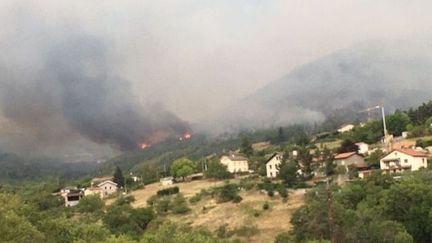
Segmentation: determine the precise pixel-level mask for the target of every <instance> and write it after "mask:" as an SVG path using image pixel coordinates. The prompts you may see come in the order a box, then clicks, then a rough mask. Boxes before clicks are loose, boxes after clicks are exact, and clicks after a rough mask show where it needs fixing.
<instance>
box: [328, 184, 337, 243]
mask: <svg viewBox="0 0 432 243" xmlns="http://www.w3.org/2000/svg"><path fill="white" fill-rule="evenodd" d="M326 190H327V213H328V222H329V230H330V236H331V242H332V243H336V231H335V224H334V218H333V197H332V192H331V188H330V178H328V177H327V186H326Z"/></svg>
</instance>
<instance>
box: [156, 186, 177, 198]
mask: <svg viewBox="0 0 432 243" xmlns="http://www.w3.org/2000/svg"><path fill="white" fill-rule="evenodd" d="M179 192H180V189H179V188H178V187H177V186H175V187H169V188H166V189H162V190H159V191H157V195H158V196H169V195H173V194H177V193H179Z"/></svg>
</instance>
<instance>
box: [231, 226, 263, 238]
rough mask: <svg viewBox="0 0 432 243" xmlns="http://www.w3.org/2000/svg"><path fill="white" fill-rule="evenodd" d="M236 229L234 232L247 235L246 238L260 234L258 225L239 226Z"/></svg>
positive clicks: (242, 235) (243, 235)
mask: <svg viewBox="0 0 432 243" xmlns="http://www.w3.org/2000/svg"><path fill="white" fill-rule="evenodd" d="M233 231H234V234H236V235H238V236H241V237H246V238H250V237H252V236H254V235H256V234H258V232H259V230H258V228H257V227H256V226H242V227H240V228H237V229H235V230H233Z"/></svg>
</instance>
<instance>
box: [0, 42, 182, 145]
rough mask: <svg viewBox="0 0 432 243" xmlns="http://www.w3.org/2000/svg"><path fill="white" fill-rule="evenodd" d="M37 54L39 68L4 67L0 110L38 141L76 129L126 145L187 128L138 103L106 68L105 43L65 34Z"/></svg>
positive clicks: (64, 136)
mask: <svg viewBox="0 0 432 243" xmlns="http://www.w3.org/2000/svg"><path fill="white" fill-rule="evenodd" d="M40 55H41V56H40V60H41V66H40V68H38V69H36V70H35V68H34V66H32V67H27V69H26V70H25V72H21V71H24V70H21V71H20V70H19V69H18V68H17V67H16V66H14V67H9V68H7V67H6V68H4V69H3V71H2V72H1V77H2V78H1V79H0V85H1V87H2V89H1V92H0V106H1V109H2V111H3V114H4V116H5V117H6V118H7V119H10V120H11V121H13V123H14V124H15V125H17V126H19V127H21V128H24V129H27V130H32V131H34V133H33V134H34V135H35V137H36V140H37V141H38V142H39V143H58V142H61V141H65V140H66V141H67V140H68V139H70V138H71V135H72V134H74V132H78V133H79V134H80V135H82V136H85V137H87V138H89V139H91V140H92V141H94V142H97V143H103V144H110V145H114V146H115V147H118V148H120V149H121V150H131V149H136V148H137V146H138V144H139V143H143V142H146V143H148V142H159V141H161V140H163V139H166V138H167V137H169V136H173V135H177V134H181V133H184V132H186V131H188V130H189V127H188V125H187V124H186V123H185V122H184V121H182V120H181V119H179V118H178V117H177V116H176V115H174V114H173V113H171V112H169V111H167V110H165V109H164V108H163V107H162V106H161V105H158V104H147V105H145V106H143V105H141V104H140V103H139V102H138V99H137V97H135V96H134V95H133V94H132V92H131V89H132V87H131V85H130V83H129V82H128V81H127V80H125V79H122V78H121V77H120V76H118V75H116V74H115V73H113V72H112V69H113V67H112V66H111V63H110V56H109V55H108V49H107V48H106V47H105V45H104V43H102V42H101V41H99V40H98V39H97V38H94V37H92V36H89V35H85V34H79V35H72V36H68V38H67V39H62V40H61V41H58V42H53V43H50V46H49V48H47V49H44V50H41V52H40ZM30 71H33V72H32V73H31V72H30ZM30 73H31V74H30ZM30 134H31V133H29V134H28V135H27V136H28V137H30ZM72 136H73V135H72ZM75 136H76V135H75Z"/></svg>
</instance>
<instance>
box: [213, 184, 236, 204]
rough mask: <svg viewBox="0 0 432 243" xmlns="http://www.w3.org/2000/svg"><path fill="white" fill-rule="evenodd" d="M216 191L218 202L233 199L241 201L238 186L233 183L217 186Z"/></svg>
mask: <svg viewBox="0 0 432 243" xmlns="http://www.w3.org/2000/svg"><path fill="white" fill-rule="evenodd" d="M217 191H218V202H219V203H224V202H229V201H233V200H234V199H236V200H237V201H238V200H240V201H241V197H240V196H238V188H237V185H234V184H226V185H224V186H222V187H219V188H217Z"/></svg>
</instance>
